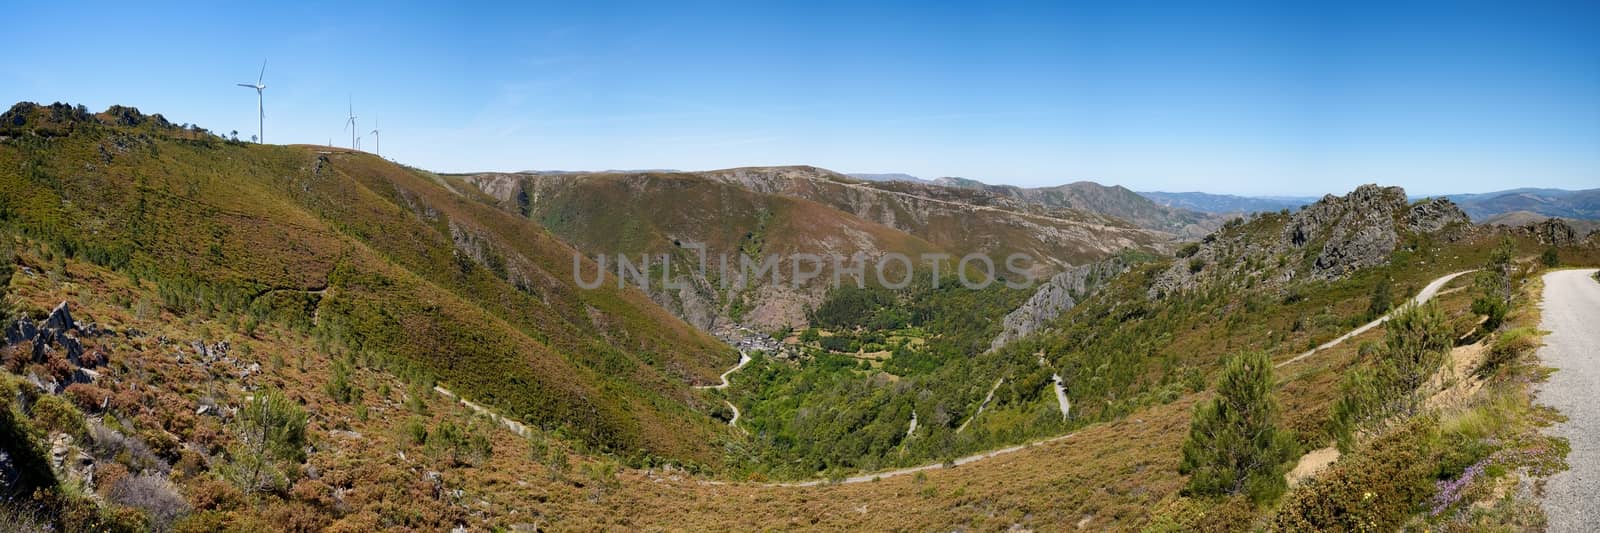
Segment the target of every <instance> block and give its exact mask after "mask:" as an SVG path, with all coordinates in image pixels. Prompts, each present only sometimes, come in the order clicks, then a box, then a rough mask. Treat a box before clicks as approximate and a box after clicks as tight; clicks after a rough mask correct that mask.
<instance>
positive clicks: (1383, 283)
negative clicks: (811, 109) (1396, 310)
mask: <svg viewBox="0 0 1600 533" xmlns="http://www.w3.org/2000/svg"><path fill="white" fill-rule="evenodd" d="M1389 284H1390V282H1389V276H1384V277H1382V278H1379V279H1378V284H1377V286H1374V287H1373V288H1372V301H1371V302H1368V303H1367V319H1368V320H1372V319H1375V318H1378V317H1380V316H1383V314H1384V313H1387V312H1389V306H1390V305H1391V304H1392V302H1393V301H1394V296H1392V295H1390V292H1391V290H1390V288H1389Z"/></svg>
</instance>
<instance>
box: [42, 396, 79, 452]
mask: <svg viewBox="0 0 1600 533" xmlns="http://www.w3.org/2000/svg"><path fill="white" fill-rule="evenodd" d="M32 416H33V421H34V422H36V423H38V424H39V426H40V427H42V428H44V429H45V430H46V431H59V432H62V433H66V434H68V435H72V437H73V438H75V439H78V440H80V441H81V440H83V439H84V438H86V437H87V436H88V435H89V427H88V426H87V425H85V424H84V419H83V413H82V412H79V411H78V408H77V407H75V406H73V405H72V402H70V401H67V399H66V398H63V397H61V396H56V395H52V394H46V395H43V396H40V397H39V399H38V400H35V401H34V402H33V409H32Z"/></svg>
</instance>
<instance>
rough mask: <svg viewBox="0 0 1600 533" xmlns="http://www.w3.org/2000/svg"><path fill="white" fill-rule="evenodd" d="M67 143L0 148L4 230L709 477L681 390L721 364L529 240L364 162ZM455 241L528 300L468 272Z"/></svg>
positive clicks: (78, 134)
mask: <svg viewBox="0 0 1600 533" xmlns="http://www.w3.org/2000/svg"><path fill="white" fill-rule="evenodd" d="M70 127H71V129H72V134H71V135H69V136H63V137H49V138H46V137H34V136H23V137H20V138H15V139H12V140H10V141H8V142H6V143H5V144H4V145H0V190H4V191H6V194H5V195H4V200H3V202H4V203H3V204H0V213H3V217H4V219H5V223H7V224H10V225H13V226H15V227H16V228H18V229H19V230H21V231H22V232H24V233H25V234H28V235H31V236H35V237H37V238H40V239H42V240H45V241H49V242H52V243H54V245H55V246H56V247H57V248H59V249H61V250H63V251H70V252H71V253H73V254H76V255H78V256H81V257H86V258H90V259H92V260H94V261H96V262H99V263H102V264H106V265H110V266H113V267H116V268H118V269H121V270H124V271H126V272H130V273H133V274H136V275H138V276H140V277H142V278H144V279H148V280H152V281H155V282H157V283H158V284H159V285H160V286H161V290H162V292H163V294H164V296H166V298H165V300H166V301H167V303H168V305H169V306H173V307H179V308H193V309H212V308H217V309H236V310H243V309H250V310H252V311H253V312H257V313H263V314H275V315H282V314H284V313H285V311H284V309H283V307H285V306H284V301H285V300H290V301H295V302H296V303H295V304H294V305H290V306H289V307H291V308H294V309H290V311H299V313H298V314H299V315H302V316H299V317H298V320H299V321H301V322H309V318H310V317H307V316H303V315H308V314H309V315H313V316H316V317H317V318H319V319H320V327H321V328H323V329H325V330H326V331H327V332H329V333H330V334H332V335H334V336H337V337H338V338H339V340H342V341H345V342H346V343H348V344H350V345H351V346H354V347H356V348H357V349H359V350H362V351H366V352H373V353H376V354H378V355H381V356H383V357H382V358H383V360H384V361H386V362H387V363H386V364H389V365H392V366H394V367H397V368H402V369H405V370H406V371H410V372H420V373H425V374H429V375H432V376H435V377H437V378H438V379H440V380H441V381H443V382H445V383H447V384H449V385H450V386H452V387H453V388H455V389H457V390H459V391H462V392H463V393H464V394H466V395H468V396H469V397H471V398H473V399H475V400H479V401H481V402H483V403H486V404H490V405H494V406H495V407H497V408H499V409H501V410H503V411H505V412H507V413H511V414H513V415H514V416H517V417H519V418H522V419H524V420H526V421H528V422H530V423H534V424H536V425H542V426H549V427H565V428H566V430H567V431H569V432H571V433H574V434H577V435H580V436H582V437H584V438H585V439H587V440H588V441H590V442H591V443H593V444H597V445H600V446H602V447H608V448H614V449H617V450H619V451H624V452H627V453H639V454H644V453H649V454H655V455H661V456H667V457H673V458H677V459H680V460H691V461H702V462H709V461H712V460H714V459H715V456H714V455H713V454H712V453H711V451H710V450H709V447H708V446H709V445H708V444H707V443H708V441H709V440H710V436H711V435H715V434H718V433H720V430H719V428H716V427H715V426H714V422H712V421H710V419H709V418H707V417H705V416H704V415H703V414H700V413H699V412H698V411H701V410H702V408H703V406H700V405H699V404H698V402H699V401H700V400H698V399H697V398H698V397H697V396H695V395H693V394H692V392H690V391H689V390H688V388H687V387H686V384H685V383H684V382H685V381H709V380H711V379H713V376H715V374H716V373H717V371H716V369H717V368H719V367H721V366H724V365H727V364H731V362H732V361H733V359H734V355H733V354H732V353H731V351H730V350H728V349H726V348H725V347H722V346H721V345H720V344H718V343H716V342H715V341H714V340H712V339H710V338H709V337H707V336H705V335H703V334H700V333H698V332H696V331H694V330H692V329H691V328H689V327H688V326H687V325H685V324H682V323H681V322H680V321H677V320H676V319H673V318H672V317H671V316H670V315H667V314H666V313H665V312H663V311H661V310H659V309H658V308H656V307H654V306H653V305H651V304H650V303H649V302H648V299H647V298H645V297H644V296H643V295H642V294H638V293H636V292H633V291H617V290H614V289H602V290H598V291H579V290H577V289H576V287H574V286H573V285H572V284H571V276H570V269H571V268H572V267H571V264H572V263H571V261H572V259H571V258H572V254H573V253H574V252H572V250H571V249H570V248H568V247H566V246H565V245H563V244H561V243H560V242H559V241H557V240H555V239H553V238H551V237H550V236H549V235H548V234H547V233H545V232H544V231H543V230H542V229H540V228H538V227H537V226H535V225H533V224H531V223H528V222H526V221H522V220H518V219H517V218H516V217H512V216H508V215H506V214H505V213H502V212H499V211H497V210H494V209H490V208H487V207H486V206H483V205H482V204H481V203H480V202H478V201H475V200H472V199H470V198H462V197H458V196H457V195H455V194H454V193H452V192H450V191H449V190H447V189H445V188H444V187H441V186H440V184H439V182H436V181H434V180H433V179H431V178H430V177H429V176H426V175H423V174H421V173H418V172H415V171H411V170H408V169H403V168H401V167H398V166H396V165H393V164H390V163H387V162H384V161H382V160H380V159H377V158H376V157H372V156H369V155H365V154H345V153H335V154H329V155H328V156H327V158H326V160H325V161H319V158H318V154H317V153H315V152H314V151H313V149H311V148H308V147H283V146H254V145H244V144H229V143H223V142H221V141H217V140H214V139H211V140H203V141H199V140H179V139H176V138H174V137H175V135H174V134H173V132H171V131H170V130H164V129H160V128H156V127H154V126H153V125H150V124H146V125H143V126H139V127H137V128H128V127H108V126H104V125H99V124H93V123H85V122H78V123H75V124H72V125H71V126H70ZM452 225H454V226H455V227H456V228H457V229H458V230H460V229H465V230H466V231H469V232H472V233H474V234H476V235H477V237H478V239H479V240H480V241H481V242H483V243H487V244H484V245H481V246H480V247H481V248H485V249H489V250H491V252H490V254H491V255H493V256H498V257H500V258H501V259H502V260H504V261H505V262H506V263H507V264H509V265H511V268H520V269H521V272H520V273H521V274H522V275H523V277H525V278H526V279H527V282H526V283H522V284H520V285H521V287H520V288H519V287H518V286H517V285H513V284H512V283H511V282H508V281H507V279H505V278H507V277H508V276H502V275H500V273H499V272H497V271H496V269H493V268H487V267H486V266H484V265H481V264H477V263H473V262H471V261H468V260H466V259H464V258H466V256H467V254H464V253H461V252H457V251H456V247H455V246H454V245H453V244H452V239H451V229H452V227H451V226H452ZM324 288H326V289H327V291H326V293H323V294H318V293H307V292H305V291H309V290H321V289H324ZM297 295H298V296H297ZM288 314H290V315H294V314H296V313H293V312H290V313H288ZM669 428H670V429H669Z"/></svg>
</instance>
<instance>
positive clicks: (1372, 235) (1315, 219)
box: [1282, 185, 1406, 279]
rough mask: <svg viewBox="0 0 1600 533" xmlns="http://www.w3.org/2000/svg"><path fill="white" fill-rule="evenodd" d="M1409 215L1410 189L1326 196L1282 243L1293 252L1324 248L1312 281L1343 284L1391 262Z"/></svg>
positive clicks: (1372, 188) (1292, 225) (1288, 229)
mask: <svg viewBox="0 0 1600 533" xmlns="http://www.w3.org/2000/svg"><path fill="white" fill-rule="evenodd" d="M1405 210H1406V192H1405V190H1404V189H1401V188H1399V187H1379V186H1377V185H1362V186H1360V187H1357V188H1356V190H1354V191H1352V192H1351V193H1350V194H1348V195H1345V196H1343V197H1339V196H1333V195H1331V194H1330V195H1328V196H1325V197H1323V198H1322V200H1320V201H1318V202H1317V203H1314V204H1311V205H1310V206H1308V207H1307V208H1305V209H1303V210H1301V211H1300V212H1298V213H1295V214H1294V215H1293V216H1291V217H1290V220H1289V224H1288V225H1287V226H1285V228H1284V232H1283V236H1282V242H1283V243H1284V244H1287V245H1288V247H1290V248H1300V247H1306V246H1316V245H1317V244H1318V243H1319V242H1320V243H1321V245H1322V246H1321V251H1320V252H1319V253H1318V254H1317V258H1316V261H1314V262H1313V263H1312V271H1311V276H1312V277H1313V278H1316V279H1334V278H1338V277H1341V276H1343V275H1345V274H1346V273H1348V272H1351V271H1355V270H1359V269H1362V268H1367V267H1371V266H1376V265H1379V264H1383V263H1384V262H1385V261H1388V259H1389V254H1391V253H1394V249H1395V246H1396V245H1398V244H1399V242H1400V236H1399V234H1398V233H1397V232H1396V230H1395V219H1396V218H1397V215H1399V214H1402V213H1404V212H1405Z"/></svg>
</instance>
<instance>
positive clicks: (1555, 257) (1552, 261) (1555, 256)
mask: <svg viewBox="0 0 1600 533" xmlns="http://www.w3.org/2000/svg"><path fill="white" fill-rule="evenodd" d="M1539 260H1540V262H1543V263H1544V266H1545V267H1546V268H1555V267H1558V266H1561V252H1560V251H1558V250H1556V247H1554V246H1551V247H1549V248H1545V249H1544V255H1541V256H1539Z"/></svg>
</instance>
